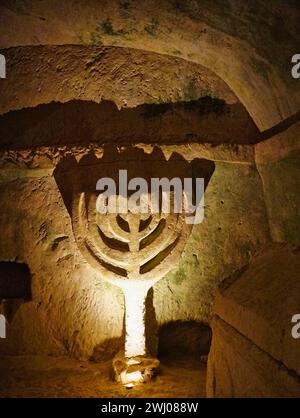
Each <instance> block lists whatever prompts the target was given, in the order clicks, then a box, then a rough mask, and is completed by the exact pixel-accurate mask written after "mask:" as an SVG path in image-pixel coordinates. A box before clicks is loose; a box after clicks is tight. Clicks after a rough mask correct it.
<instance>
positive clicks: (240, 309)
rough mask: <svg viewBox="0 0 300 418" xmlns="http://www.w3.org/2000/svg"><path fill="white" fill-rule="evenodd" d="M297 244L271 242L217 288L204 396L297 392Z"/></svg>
mask: <svg viewBox="0 0 300 418" xmlns="http://www.w3.org/2000/svg"><path fill="white" fill-rule="evenodd" d="M299 251H300V250H299V247H297V246H295V245H292V244H272V245H269V246H268V247H266V248H265V249H264V250H262V251H261V252H260V253H258V254H257V255H256V256H255V258H254V259H253V260H252V262H251V263H250V265H249V266H248V267H244V268H243V269H241V270H240V271H239V272H237V273H236V274H234V275H232V276H231V277H229V278H228V279H226V280H225V281H224V282H223V283H222V284H221V286H220V289H219V291H218V293H217V296H216V300H215V304H214V314H215V317H214V319H213V321H212V327H213V342H212V348H211V352H210V355H209V362H208V382H207V392H208V395H209V396H217V397H219V396H297V397H299V395H300V362H299V349H300V340H299V339H294V338H292V335H291V328H292V324H291V318H292V317H293V316H294V315H295V314H296V313H298V311H299V305H300V282H299V269H300V259H299Z"/></svg>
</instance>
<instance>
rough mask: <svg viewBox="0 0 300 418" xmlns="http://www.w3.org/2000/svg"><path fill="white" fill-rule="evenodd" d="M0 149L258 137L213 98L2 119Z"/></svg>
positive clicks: (43, 111) (52, 109)
mask: <svg viewBox="0 0 300 418" xmlns="http://www.w3.org/2000/svg"><path fill="white" fill-rule="evenodd" d="M0 138H1V140H0V149H24V148H25V149H26V148H36V147H41V146H59V145H60V146H62V145H72V144H74V145H76V144H81V145H84V144H88V143H91V142H92V143H98V144H109V143H110V144H116V145H117V144H123V145H125V144H127V145H128V144H135V143H146V144H155V143H159V144H176V143H178V144H180V143H186V142H195V143H197V142H199V143H212V144H221V143H229V144H251V143H255V142H257V141H258V140H259V131H258V129H257V127H256V125H255V124H254V122H253V121H252V119H251V118H250V116H249V114H248V113H247V111H246V109H245V108H244V107H243V106H242V105H241V104H240V103H236V104H232V105H228V104H226V103H225V102H224V101H223V100H220V99H215V98H211V97H209V96H207V97H203V98H201V99H198V100H193V101H189V102H177V103H162V104H143V105H140V106H137V107H135V108H124V109H121V110H118V108H117V107H116V105H115V104H114V103H113V102H110V101H102V102H101V103H100V104H97V103H95V102H91V101H82V100H73V101H70V102H67V103H54V102H53V103H50V104H43V105H39V106H36V107H35V108H26V109H22V110H18V111H12V112H9V113H6V114H4V115H1V116H0Z"/></svg>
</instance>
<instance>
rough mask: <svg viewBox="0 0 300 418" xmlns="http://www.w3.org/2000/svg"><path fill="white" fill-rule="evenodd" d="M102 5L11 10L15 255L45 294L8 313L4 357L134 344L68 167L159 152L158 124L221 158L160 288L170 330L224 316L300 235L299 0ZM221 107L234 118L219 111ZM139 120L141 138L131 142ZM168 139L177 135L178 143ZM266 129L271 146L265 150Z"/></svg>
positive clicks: (1, 247)
mask: <svg viewBox="0 0 300 418" xmlns="http://www.w3.org/2000/svg"><path fill="white" fill-rule="evenodd" d="M101 3H102V4H101V7H99V2H98V1H96V0H88V1H87V2H84V7H83V6H82V2H80V1H75V0H69V1H65V2H61V1H58V0H54V1H51V2H49V1H47V0H42V1H35V0H28V1H26V2H11V1H9V0H6V1H2V2H1V5H0V27H1V28H2V30H3V34H2V35H1V40H0V47H1V48H2V50H1V53H4V54H5V55H7V63H8V78H7V79H6V82H7V84H4V83H2V81H3V80H1V82H0V91H1V101H0V102H1V104H0V109H1V114H3V113H5V115H3V118H1V121H2V122H3V121H4V122H5V124H6V125H7V126H9V129H7V126H6V127H5V126H4V127H3V125H4V123H3V125H1V129H3V131H2V138H1V143H2V145H3V146H2V151H1V162H0V164H1V168H2V170H1V173H0V174H1V184H0V192H1V202H0V228H1V232H2V236H3V237H4V238H3V239H2V240H1V242H0V260H3V261H19V262H25V263H27V265H28V266H29V268H30V272H31V283H32V300H31V301H28V302H26V303H24V304H22V305H20V306H19V305H18V309H15V308H14V310H13V314H12V315H9V326H8V335H9V338H8V339H7V340H6V341H3V340H2V341H0V350H1V351H2V352H9V353H41V354H57V355H61V354H68V355H71V356H74V357H78V358H84V359H86V358H89V357H90V356H93V358H96V359H98V358H99V359H100V358H109V357H111V356H113V355H114V354H115V352H116V351H117V350H118V349H119V347H120V346H121V343H122V341H123V339H124V335H123V333H124V331H123V298H122V295H121V292H120V291H119V290H118V289H117V288H115V287H113V286H112V285H109V284H106V283H105V282H104V281H102V280H101V279H100V278H99V277H98V275H97V274H96V273H95V271H94V270H92V269H91V268H90V267H89V266H88V265H87V264H86V263H85V262H84V260H83V258H82V256H81V255H80V253H79V251H78V249H77V245H76V243H75V240H74V237H73V234H72V228H71V221H70V217H69V215H68V213H67V210H66V208H65V206H64V203H63V200H62V196H61V194H60V193H59V190H58V187H57V184H56V182H55V180H54V177H53V169H54V168H55V167H56V165H57V164H58V163H59V162H60V161H61V160H62V159H63V158H64V157H66V156H74V157H75V158H76V159H77V160H79V159H80V158H82V157H84V156H87V154H93V153H95V154H96V155H97V156H98V157H99V156H101V155H102V154H103V148H102V144H103V142H105V139H106V141H108V142H110V143H112V144H116V143H118V145H119V148H122V146H125V144H126V143H127V142H131V143H132V145H134V146H135V147H137V148H140V149H143V150H148V151H149V152H152V149H153V146H154V145H155V143H156V142H157V133H158V132H159V134H160V137H159V139H160V142H161V144H160V145H161V147H160V149H161V150H162V152H163V153H164V155H165V156H167V157H168V158H169V157H170V156H171V155H172V153H178V154H180V155H181V156H183V157H184V158H186V159H187V160H192V159H194V158H197V157H198V158H207V159H211V160H214V161H215V164H216V167H215V172H214V174H213V176H212V178H211V180H210V182H209V185H208V188H207V190H206V195H205V199H206V210H205V215H206V216H205V220H204V222H203V224H201V225H198V226H195V228H194V230H193V233H192V236H191V237H190V240H189V242H188V244H187V246H186V249H185V252H184V254H183V256H182V258H181V260H180V265H179V268H178V270H177V271H176V272H175V273H172V274H169V275H168V276H167V277H166V278H165V279H164V280H162V281H161V282H160V283H158V284H157V285H156V286H155V289H154V296H153V301H154V309H155V313H156V318H157V321H158V323H159V325H161V324H167V323H169V322H170V321H190V320H195V321H197V322H205V323H207V322H210V320H211V313H212V311H211V306H212V303H213V300H214V296H215V292H216V287H217V285H218V283H219V282H220V281H221V280H222V278H224V277H226V276H227V275H229V274H231V273H233V272H234V271H235V270H236V269H237V268H239V267H242V266H243V265H245V264H246V263H248V262H249V261H251V259H252V256H253V254H254V252H256V250H258V249H260V248H261V247H263V246H265V244H266V243H268V242H269V241H271V239H273V240H276V241H282V240H289V241H292V242H299V233H300V230H299V203H300V202H299V141H298V136H299V126H298V125H299V123H298V125H297V123H296V122H297V120H298V119H299V117H298V116H297V114H296V115H295V113H296V112H297V111H298V110H299V104H300V89H299V86H300V84H299V81H297V80H293V79H292V77H291V75H290V69H291V63H290V60H291V56H292V55H293V54H294V53H295V52H297V50H298V49H299V39H300V33H299V24H298V22H299V11H298V9H297V8H296V7H295V6H294V4H293V2H292V1H288V2H286V1H275V0H274V1H273V0H272V1H271V0H270V1H268V2H262V1H256V0H255V1H254V2H245V1H238V0H230V1H223V0H222V1H221V0H220V1H215V2H211V1H206V0H202V1H194V0H187V1H184V2H181V1H173V0H169V1H165V2H162V1H159V0H144V1H139V2H135V1H131V0H128V1H126V2H124V1H103V2H101ZM188 61H189V62H188ZM208 69H209V70H208ZM4 86H5V87H4ZM205 97H209V98H210V99H209V103H210V107H209V106H208V107H209V110H210V111H209V112H207V107H205V106H202V105H200V107H197V106H196V107H194V108H193V106H192V109H191V106H189V102H190V101H193V100H198V99H200V103H201V100H203V99H205ZM101 100H105V101H103V102H102V103H100V102H101ZM52 101H56V102H59V103H52ZM108 101H110V102H112V103H114V104H115V105H116V106H115V105H114V104H112V103H108ZM222 101H224V103H223V102H222ZM67 102H71V103H67ZM86 102H88V103H86ZM91 102H94V103H91ZM178 102H181V104H179V103H178ZM220 102H221V103H220ZM74 103H75V105H74ZM166 103H167V107H166V105H165V104H166ZM222 103H223V105H222V106H225V110H226V112H224V113H223V114H222V115H220V114H216V110H219V105H220V104H222ZM202 104H203V102H202ZM86 105H87V106H86ZM215 105H217V106H216V107H215ZM72 106H74V108H75V110H74V108H72ZM76 106H77V107H78V108H80V109H79V110H78V108H77V107H76ZM243 106H244V107H243ZM70 107H71V108H72V109H73V110H72V111H69V112H67V111H66V109H67V108H70ZM84 107H89V109H91V108H93V109H97V111H95V112H94V111H91V112H90V111H89V109H85V110H82V109H83V108H84ZM25 108H26V109H25ZM100 108H101V109H104V111H103V112H102V113H101V112H100V115H101V117H102V119H101V122H102V124H101V123H99V113H98V109H100ZM93 109H92V110H93ZM105 109H106V110H105ZM223 109H224V107H223ZM230 109H237V110H238V111H235V112H232V113H229V114H228V113H227V111H228V110H230ZM101 111H102V110H101ZM149 111H150V113H149ZM145 112H146V113H147V112H148V116H150V118H148V119H147V123H144V121H143V117H144V115H145ZM247 112H248V113H249V115H250V116H251V117H252V118H253V121H254V122H255V124H256V125H257V127H258V128H259V129H260V131H262V132H261V137H260V138H257V133H258V131H257V129H256V127H255V124H254V123H253V122H252V120H251V117H249V115H248V114H247ZM16 115H20V119H18V118H19V116H16ZM122 115H126V117H123V119H122V117H121V118H120V116H122ZM128 115H129V116H128ZM132 115H133V117H132ZM292 115H294V116H293V117H292V119H288V120H287V119H286V118H290V117H291V116H292ZM118 118H119V119H118ZM125 120H129V122H130V123H129V124H127V125H126V129H125V130H124V131H125V133H126V135H124V134H123V140H122V141H121V140H120V138H117V139H118V140H117V139H116V136H117V135H120V132H122V125H123V123H124V121H125ZM144 120H145V118H144ZM86 121H88V123H87V124H86V123H85V124H84V123H81V122H86ZM141 121H142V122H141ZM181 121H182V124H181ZM18 122H20V123H19V124H18ZM21 122H22V123H21ZM225 122H226V123H225ZM287 122H288V123H287ZM110 123H111V124H112V123H113V124H114V126H113V129H110V127H109V124H110ZM118 123H119V125H118ZM80 125H82V126H83V128H84V129H81V130H80ZM115 125H117V128H118V130H117V131H116V126H115ZM58 127H59V132H58V129H57V128H58ZM124 128H125V125H124ZM134 128H135V130H134ZM137 128H138V129H137ZM133 130H134V135H133V132H132V131H133ZM12 133H13V135H12ZM79 133H80V135H81V136H80V140H78V141H77V144H76V146H73V145H72V144H73V143H74V139H75V142H76V135H79ZM104 133H106V135H104ZM167 133H171V134H174V133H176V134H177V136H176V138H175V139H176V141H175V142H176V145H174V144H173V145H170V142H172V141H173V142H174V136H172V135H169V136H168V137H167V135H166V134H167ZM190 134H192V135H190ZM9 135H11V136H9ZM164 135H165V137H164ZM129 137H130V141H128V139H129ZM8 139H9V141H8ZM49 139H50V140H49ZM212 139H213V140H212ZM258 139H260V140H262V139H265V141H263V142H260V143H259V144H257V145H255V146H254V145H253V144H254V143H256V142H258ZM91 141H95V142H96V143H94V144H91V143H90V142H91ZM192 141H196V142H197V143H192ZM83 142H85V144H83ZM142 142H147V144H146V145H145V144H144V143H142ZM207 142H210V144H208V143H207ZM251 144H252V145H251ZM37 146H38V147H39V148H35V149H33V147H37ZM4 148H6V149H4ZM10 148H13V150H11V149H10ZM278 196H279V197H278ZM282 275H283V277H288V276H286V272H284V271H282ZM18 303H19V302H18ZM0 309H2V305H1V308H0ZM3 309H4V307H3ZM215 330H216V333H215V335H216V338H218V339H219V341H222V338H223V337H224V336H222V335H221V331H220V333H218V329H217V326H216V327H215ZM224 332H225V331H224ZM226 332H227V331H226ZM230 335H231V334H230ZM219 337H220V338H219ZM224 338H225V337H224ZM233 338H234V337H233ZM191 343H192V341H191ZM216 344H217V342H216V340H214V342H213V347H216ZM241 344H242V343H241ZM224 347H225V343H224ZM247 347H248V346H247ZM247 347H246V345H245V346H244V348H243V349H245V350H246V351H247V350H248V348H247ZM253 355H254V356H256V355H257V356H258V354H253ZM255 358H256V357H255ZM231 359H234V357H231ZM230 361H231V360H230ZM251 361H252V360H249V361H248V363H249V362H250V363H251ZM264 361H265V360H262V363H261V364H263V367H265V366H268V364H269V363H268V362H265V363H264ZM251 364H252V363H251ZM263 367H262V368H263ZM239 369H242V363H241V367H239ZM251 370H252V369H251ZM236 372H237V373H239V372H238V370H237V371H236ZM247 373H248V372H247ZM251 373H252V374H253V370H252V371H249V373H248V375H249V376H250V375H251ZM228 376H229V377H230V374H228ZM274 376H275V378H277V375H274ZM240 377H241V376H240ZM262 379H263V378H262ZM280 379H281V378H280ZM283 379H285V378H283ZM287 385H289V383H287ZM228 387H232V384H231V383H230V382H229V383H228ZM271 387H272V386H271ZM219 393H222V392H219ZM235 393H236V392H234V394H235Z"/></svg>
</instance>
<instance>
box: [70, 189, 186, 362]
mask: <svg viewBox="0 0 300 418" xmlns="http://www.w3.org/2000/svg"><path fill="white" fill-rule="evenodd" d="M96 198H97V196H96V195H95V194H91V193H81V194H80V195H78V197H77V199H76V198H75V199H74V200H73V204H74V212H75V211H76V212H77V213H78V215H75V214H74V216H73V227H74V232H75V236H76V239H77V241H78V243H79V248H80V249H81V251H82V253H83V254H84V256H85V258H86V259H87V260H88V261H89V262H90V264H91V265H93V266H94V267H95V268H96V269H97V270H98V271H100V272H101V275H102V277H103V278H105V279H106V280H108V281H109V282H110V283H113V284H115V285H117V286H119V287H121V288H122V290H123V292H124V296H125V315H126V321H125V324H126V338H125V357H126V358H130V357H136V356H143V355H146V354H147V353H146V351H147V350H146V341H145V329H144V323H145V302H146V296H147V293H148V291H149V289H150V288H151V287H152V286H153V285H154V284H155V283H156V282H157V281H159V280H160V279H161V278H162V277H163V276H165V275H166V273H168V272H169V271H170V270H171V269H174V266H176V265H177V262H178V259H179V257H180V254H181V252H182V250H183V248H184V245H185V243H186V240H187V237H188V235H189V232H190V229H191V226H190V225H187V224H186V223H185V219H184V214H183V213H170V214H164V213H161V212H160V213H157V214H151V213H139V214H136V213H130V212H128V213H127V214H114V213H107V214H100V213H98V212H97V210H96Z"/></svg>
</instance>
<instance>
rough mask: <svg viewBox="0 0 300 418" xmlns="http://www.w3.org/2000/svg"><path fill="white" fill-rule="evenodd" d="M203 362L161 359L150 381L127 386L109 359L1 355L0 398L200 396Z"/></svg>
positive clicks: (202, 380) (203, 389) (203, 374)
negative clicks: (117, 380) (116, 375)
mask: <svg viewBox="0 0 300 418" xmlns="http://www.w3.org/2000/svg"><path fill="white" fill-rule="evenodd" d="M205 381H206V364H203V363H201V362H200V361H199V360H196V359H188V360H187V359H186V358H182V357H176V358H172V359H170V358H167V359H164V360H162V361H161V374H160V375H159V376H157V377H156V379H155V380H153V381H152V382H150V383H147V384H141V385H138V386H135V387H134V388H132V389H126V388H124V387H122V386H120V385H118V384H117V383H115V382H114V381H113V380H112V379H111V361H106V362H102V363H93V362H84V361H78V360H74V359H70V358H65V357H46V356H5V357H0V398H6V397H14V398H15V397H75V398H77V397H78V398H79V397H87V398H109V397H112V398H134V397H137V398H138V397H141V398H143V397H147V398H148V397H149V398H154V397H161V398H171V397H174V398H179V397H183V398H202V397H205Z"/></svg>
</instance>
